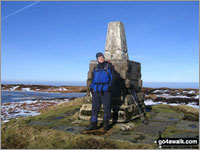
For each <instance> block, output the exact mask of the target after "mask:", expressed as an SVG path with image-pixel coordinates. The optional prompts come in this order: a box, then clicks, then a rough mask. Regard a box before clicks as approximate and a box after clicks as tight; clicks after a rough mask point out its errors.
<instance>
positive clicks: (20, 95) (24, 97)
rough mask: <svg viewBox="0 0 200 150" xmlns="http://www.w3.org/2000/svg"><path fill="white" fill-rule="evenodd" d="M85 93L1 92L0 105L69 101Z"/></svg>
mask: <svg viewBox="0 0 200 150" xmlns="http://www.w3.org/2000/svg"><path fill="white" fill-rule="evenodd" d="M83 96H85V93H48V92H35V91H1V103H8V102H20V101H29V100H33V101H34V100H38V99H40V100H53V99H56V98H61V99H62V98H63V99H71V98H77V97H83Z"/></svg>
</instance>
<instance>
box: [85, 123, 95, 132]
mask: <svg viewBox="0 0 200 150" xmlns="http://www.w3.org/2000/svg"><path fill="white" fill-rule="evenodd" d="M85 130H86V131H92V130H97V122H90V126H89V127H87V128H86V129H85Z"/></svg>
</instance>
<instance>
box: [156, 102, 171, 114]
mask: <svg viewBox="0 0 200 150" xmlns="http://www.w3.org/2000/svg"><path fill="white" fill-rule="evenodd" d="M152 111H153V112H156V113H158V112H169V113H174V112H175V111H174V110H173V109H171V108H170V107H169V105H165V104H159V105H154V106H152Z"/></svg>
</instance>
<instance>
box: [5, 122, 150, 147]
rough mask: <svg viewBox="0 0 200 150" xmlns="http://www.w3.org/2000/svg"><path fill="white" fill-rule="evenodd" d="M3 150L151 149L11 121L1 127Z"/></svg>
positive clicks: (142, 145) (146, 145)
mask: <svg viewBox="0 0 200 150" xmlns="http://www.w3.org/2000/svg"><path fill="white" fill-rule="evenodd" d="M2 131H3V132H2V148H4V149H85V148H87V149H114V148H120V149H128V148H132V149H133V148H136V149H137V148H151V147H152V148H153V146H152V145H148V144H137V145H135V144H132V143H128V142H124V141H123V142H122V141H116V140H112V139H108V138H104V137H99V136H88V135H81V134H77V135H73V134H70V133H67V132H62V131H57V130H52V129H48V128H45V127H38V126H28V125H25V124H19V123H18V122H17V121H12V122H11V123H9V124H7V125H6V126H5V125H4V126H2Z"/></svg>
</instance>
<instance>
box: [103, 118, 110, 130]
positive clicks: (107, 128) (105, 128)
mask: <svg viewBox="0 0 200 150" xmlns="http://www.w3.org/2000/svg"><path fill="white" fill-rule="evenodd" d="M103 130H104V131H108V130H109V120H105V121H103Z"/></svg>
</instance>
